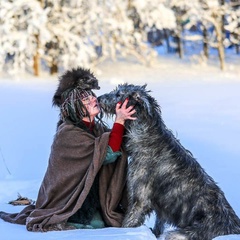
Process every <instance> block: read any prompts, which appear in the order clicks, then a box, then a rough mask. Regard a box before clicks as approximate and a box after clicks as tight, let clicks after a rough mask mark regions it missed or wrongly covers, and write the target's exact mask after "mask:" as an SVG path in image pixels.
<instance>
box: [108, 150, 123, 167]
mask: <svg viewBox="0 0 240 240" xmlns="http://www.w3.org/2000/svg"><path fill="white" fill-rule="evenodd" d="M121 155H122V153H121V152H113V150H112V148H111V147H110V146H108V147H107V155H106V158H105V160H104V161H103V165H107V164H109V163H113V162H115V161H116V160H117V158H118V157H119V156H121Z"/></svg>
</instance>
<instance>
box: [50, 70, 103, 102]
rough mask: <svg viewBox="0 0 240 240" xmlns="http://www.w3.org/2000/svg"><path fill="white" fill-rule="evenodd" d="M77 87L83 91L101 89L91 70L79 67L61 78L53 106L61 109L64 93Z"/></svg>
mask: <svg viewBox="0 0 240 240" xmlns="http://www.w3.org/2000/svg"><path fill="white" fill-rule="evenodd" d="M76 87H77V88H79V89H82V90H92V89H100V87H99V86H98V80H97V78H96V77H95V76H94V75H93V73H91V72H90V70H89V69H84V68H81V67H79V68H76V69H72V70H69V71H66V72H65V73H64V74H63V75H62V76H61V77H60V78H59V85H58V88H57V90H56V92H55V94H54V96H53V100H52V101H53V105H56V106H58V107H59V106H60V105H61V103H62V93H63V92H65V91H66V90H68V89H71V88H72V89H74V88H76Z"/></svg>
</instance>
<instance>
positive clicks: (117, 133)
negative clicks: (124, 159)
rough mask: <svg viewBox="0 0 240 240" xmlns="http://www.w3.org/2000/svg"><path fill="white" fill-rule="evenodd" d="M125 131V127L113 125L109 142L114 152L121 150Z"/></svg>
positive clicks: (118, 124)
mask: <svg viewBox="0 0 240 240" xmlns="http://www.w3.org/2000/svg"><path fill="white" fill-rule="evenodd" d="M124 129H125V128H124V126H123V125H122V124H120V123H114V124H113V128H112V131H111V133H110V136H109V142H108V145H109V146H110V147H111V148H112V150H113V152H117V151H119V150H120V147H121V144H122V138H123V133H124Z"/></svg>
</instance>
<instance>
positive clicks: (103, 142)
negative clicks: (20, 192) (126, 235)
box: [0, 123, 127, 231]
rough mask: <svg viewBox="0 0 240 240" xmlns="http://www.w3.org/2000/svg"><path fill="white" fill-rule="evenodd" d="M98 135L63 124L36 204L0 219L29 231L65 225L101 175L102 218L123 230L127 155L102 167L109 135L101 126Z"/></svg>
mask: <svg viewBox="0 0 240 240" xmlns="http://www.w3.org/2000/svg"><path fill="white" fill-rule="evenodd" d="M95 135H96V136H97V137H94V136H93V135H91V134H89V133H87V132H86V131H84V130H82V129H81V128H78V127H76V126H74V125H72V124H70V123H63V124H62V125H60V126H59V128H58V131H57V133H56V135H55V137H54V141H53V144H52V149H51V154H50V158H49V164H48V168H47V171H46V174H45V176H44V179H43V182H42V184H41V187H40V189H39V193H38V198H37V201H36V204H35V205H29V206H27V207H26V208H24V209H23V210H22V211H21V212H20V213H16V214H9V213H4V212H0V218H2V219H3V220H5V221H8V222H11V223H18V224H26V227H27V229H28V230H29V231H47V230H48V229H50V228H49V227H50V226H52V225H54V224H57V223H62V222H66V221H67V219H68V218H69V217H70V216H72V215H73V214H74V213H75V212H76V211H77V210H78V209H79V208H81V206H82V204H83V202H84V200H85V198H86V196H87V195H88V193H89V191H90V188H91V186H92V184H93V181H94V179H95V177H96V175H97V174H98V173H99V198H100V204H101V208H102V217H103V219H104V221H105V223H106V224H107V225H108V226H113V227H120V226H121V223H122V220H123V214H122V213H119V212H117V211H116V209H117V207H118V205H119V203H121V201H125V202H126V194H124V192H125V191H124V189H125V184H126V172H127V169H126V168H127V156H126V154H125V153H124V152H123V153H122V157H120V158H118V159H117V160H116V161H115V162H114V163H111V164H108V165H102V164H103V161H104V159H105V156H106V152H107V146H108V140H109V132H104V130H103V128H101V127H100V129H99V130H98V132H96V133H95Z"/></svg>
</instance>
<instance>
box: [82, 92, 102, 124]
mask: <svg viewBox="0 0 240 240" xmlns="http://www.w3.org/2000/svg"><path fill="white" fill-rule="evenodd" d="M81 101H82V103H83V105H84V106H85V107H86V109H87V111H88V113H89V115H90V119H91V121H93V119H94V118H95V117H96V116H97V115H98V114H99V113H100V106H99V104H98V100H97V97H95V96H93V95H89V96H87V97H85V98H83V99H82V100H81ZM83 120H84V121H86V122H89V118H88V117H84V118H83Z"/></svg>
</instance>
